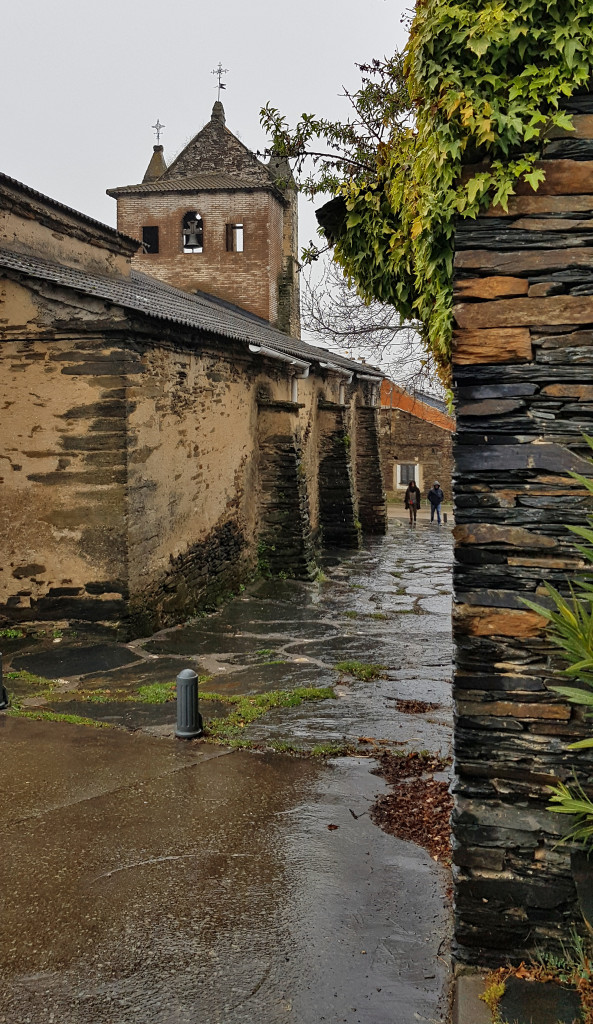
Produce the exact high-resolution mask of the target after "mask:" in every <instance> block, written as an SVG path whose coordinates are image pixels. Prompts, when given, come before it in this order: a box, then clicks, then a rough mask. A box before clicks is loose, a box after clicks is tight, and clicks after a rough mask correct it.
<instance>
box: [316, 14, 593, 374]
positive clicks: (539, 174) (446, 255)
mask: <svg viewBox="0 0 593 1024" xmlns="http://www.w3.org/2000/svg"><path fill="white" fill-rule="evenodd" d="M592 71H593V2H592V0H562V2H559V0H558V2H551V0H519V2H516V3H513V4H508V3H505V2H501V0H471V2H469V3H449V2H447V0H424V2H422V0H419V2H418V3H417V6H416V16H415V18H414V22H413V25H412V32H411V36H410V41H409V44H408V47H407V52H406V62H405V73H406V77H407V82H408V88H409V91H410V96H411V99H412V102H413V104H414V105H415V107H416V111H417V114H416V123H415V127H414V129H411V128H410V129H409V130H408V131H407V132H406V133H403V134H400V135H398V136H396V137H395V139H394V142H393V145H392V146H391V147H386V148H385V151H383V152H381V153H380V154H379V161H378V172H379V173H378V176H377V180H376V181H374V182H369V183H368V184H367V183H366V182H365V181H364V179H361V180H359V181H350V182H345V183H344V185H343V187H342V193H343V195H344V196H345V198H346V203H347V209H348V220H347V223H346V228H347V230H346V232H345V233H344V234H343V235H342V236H341V237H340V239H339V240H338V243H337V245H336V251H335V256H336V259H337V260H338V262H340V263H341V264H342V266H343V267H344V269H345V270H346V271H348V272H350V273H351V275H352V277H353V278H354V279H355V280H356V282H357V284H358V287H359V289H360V290H361V291H362V292H363V294H364V295H365V296H366V297H367V298H371V297H375V298H379V299H381V300H382V301H385V302H392V303H393V305H395V306H396V307H397V308H398V310H399V311H400V313H401V314H402V315H403V316H405V317H410V318H411V317H415V318H418V319H420V321H421V322H422V324H423V327H424V334H425V340H426V342H427V344H428V346H429V349H430V350H431V351H432V354H433V355H434V356H435V358H436V360H437V362H438V363H439V364H440V365H441V366H446V365H447V364H448V362H449V359H450V353H451V336H452V312H451V304H452V303H451V299H452V274H453V242H454V233H455V224H456V220H457V218H458V217H463V218H466V217H472V218H473V217H476V215H477V214H478V213H479V211H480V209H482V208H483V207H485V206H487V205H489V204H490V203H493V204H495V205H496V204H500V205H501V206H502V207H503V208H505V209H506V207H507V203H508V199H509V197H510V196H511V195H513V194H514V192H515V186H516V184H517V182H518V181H520V180H522V181H524V182H527V184H528V185H530V186H531V187H532V188H533V189H534V191H535V190H536V189H537V187H538V185H539V184H540V182H541V181H542V179H543V176H544V175H543V171H542V170H541V168H538V167H536V166H535V161H536V159H537V157H538V155H539V154H540V152H541V148H542V145H543V142H544V141H545V138H546V136H547V135H548V134H549V132H550V130H551V129H552V128H563V129H570V128H571V125H572V121H571V118H570V116H569V115H567V114H566V113H565V112H564V111H562V110H561V109H559V107H560V104H561V103H562V100H563V99H565V98H566V97H569V96H571V95H572V94H573V93H574V92H575V90H577V89H578V88H579V87H581V86H585V85H586V84H587V83H588V81H589V79H590V77H591V74H592ZM478 162H480V163H481V162H483V163H484V167H483V169H480V171H479V172H478V173H476V174H475V175H474V176H473V177H471V178H470V179H469V180H463V179H462V178H461V172H462V167H463V164H464V163H472V164H473V163H478Z"/></svg>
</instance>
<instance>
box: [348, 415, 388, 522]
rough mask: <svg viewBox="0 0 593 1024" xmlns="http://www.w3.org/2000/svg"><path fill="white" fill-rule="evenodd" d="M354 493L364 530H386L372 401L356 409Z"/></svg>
mask: <svg viewBox="0 0 593 1024" xmlns="http://www.w3.org/2000/svg"><path fill="white" fill-rule="evenodd" d="M355 446H356V456H355V457H356V493H357V497H358V518H359V521H360V526H361V527H362V530H363V533H374V534H384V533H386V532H387V504H386V496H385V485H384V481H383V466H382V457H381V445H380V436H379V410H378V409H377V408H376V407H375V406H374V405H359V406H358V407H357V409H356V436H355Z"/></svg>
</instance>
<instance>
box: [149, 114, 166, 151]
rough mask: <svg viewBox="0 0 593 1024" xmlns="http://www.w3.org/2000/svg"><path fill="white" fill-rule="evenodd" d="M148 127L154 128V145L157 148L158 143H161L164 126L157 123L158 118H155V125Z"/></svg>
mask: <svg viewBox="0 0 593 1024" xmlns="http://www.w3.org/2000/svg"><path fill="white" fill-rule="evenodd" d="M150 127H151V128H154V130H155V134H156V144H157V146H158V144H159V142H160V141H161V132H162V130H163V128H164V127H165V125H164V124H161V122H160V121H159V119H158V117H157V119H156V124H151V126H150Z"/></svg>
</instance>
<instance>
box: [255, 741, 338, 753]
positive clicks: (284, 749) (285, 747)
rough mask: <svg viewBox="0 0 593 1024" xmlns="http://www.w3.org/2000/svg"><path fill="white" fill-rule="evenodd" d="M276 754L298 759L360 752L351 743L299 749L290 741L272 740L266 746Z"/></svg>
mask: <svg viewBox="0 0 593 1024" xmlns="http://www.w3.org/2000/svg"><path fill="white" fill-rule="evenodd" d="M266 746H267V747H269V748H270V749H271V750H273V751H274V752H275V753H276V754H292V755H295V756H297V757H348V756H350V755H351V754H357V753H358V750H357V749H356V747H355V746H353V745H352V744H351V743H316V744H315V746H313V747H309V748H306V747H297V746H295V744H294V743H291V742H290V741H289V740H272V741H271V742H270V743H267V744H266Z"/></svg>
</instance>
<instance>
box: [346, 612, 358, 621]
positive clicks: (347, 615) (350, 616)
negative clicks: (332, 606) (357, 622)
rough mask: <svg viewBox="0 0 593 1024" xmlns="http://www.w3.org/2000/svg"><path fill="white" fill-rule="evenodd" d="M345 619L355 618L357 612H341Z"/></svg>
mask: <svg viewBox="0 0 593 1024" xmlns="http://www.w3.org/2000/svg"><path fill="white" fill-rule="evenodd" d="M343 615H344V618H345V619H357V618H358V612H353V611H348V612H344V613H343Z"/></svg>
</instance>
